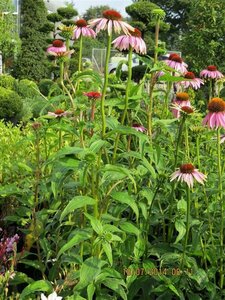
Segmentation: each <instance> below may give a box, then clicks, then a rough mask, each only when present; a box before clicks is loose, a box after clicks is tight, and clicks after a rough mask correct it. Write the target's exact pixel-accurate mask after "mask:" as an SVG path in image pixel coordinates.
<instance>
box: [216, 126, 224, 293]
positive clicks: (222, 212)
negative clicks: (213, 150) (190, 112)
mask: <svg viewBox="0 0 225 300" xmlns="http://www.w3.org/2000/svg"><path fill="white" fill-rule="evenodd" d="M217 168H218V192H219V200H220V207H221V221H220V288H221V289H222V288H223V280H224V279H223V276H224V274H223V239H224V237H223V224H224V208H223V186H222V169H221V147H220V127H218V129H217Z"/></svg>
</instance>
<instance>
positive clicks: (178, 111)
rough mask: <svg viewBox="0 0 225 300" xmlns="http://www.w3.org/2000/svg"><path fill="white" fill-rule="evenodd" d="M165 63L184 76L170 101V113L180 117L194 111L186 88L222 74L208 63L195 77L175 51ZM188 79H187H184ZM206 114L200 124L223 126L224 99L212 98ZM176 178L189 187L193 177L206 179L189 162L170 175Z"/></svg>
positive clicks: (219, 76)
mask: <svg viewBox="0 0 225 300" xmlns="http://www.w3.org/2000/svg"><path fill="white" fill-rule="evenodd" d="M165 63H166V64H167V65H168V66H169V67H171V68H173V69H174V70H175V71H174V75H176V72H177V73H178V75H179V76H183V77H184V81H180V82H178V83H177V84H176V88H177V89H178V90H179V92H177V93H176V95H175V97H174V99H173V102H172V114H173V116H174V117H175V118H180V117H181V115H188V114H191V113H193V112H194V111H195V109H194V108H193V107H192V106H191V102H190V97H189V94H188V92H187V91H188V89H189V88H192V89H195V90H197V89H199V88H200V87H201V85H202V84H204V80H208V79H210V80H215V81H216V80H218V79H220V78H222V77H224V76H223V74H222V73H221V72H220V71H218V70H217V67H216V66H213V65H210V66H208V67H207V68H206V69H204V70H202V71H201V72H200V77H201V78H196V77H195V74H194V73H193V72H190V71H188V69H187V67H188V65H187V64H186V63H185V62H184V61H183V59H182V58H181V57H180V56H179V55H178V54H176V53H172V54H170V56H169V58H168V59H167V60H166V61H165ZM186 79H188V80H186ZM208 111H209V112H208V114H207V115H206V117H205V118H204V119H203V122H202V124H203V125H207V126H208V128H210V129H218V128H221V127H222V128H225V101H224V100H223V99H221V98H212V99H210V101H209V103H208ZM174 179H177V180H178V181H181V182H186V183H187V185H188V186H189V187H190V188H191V187H193V183H194V181H193V179H195V180H197V181H198V182H199V183H201V184H203V183H204V181H205V180H206V175H204V174H202V173H201V172H199V171H198V170H197V169H195V167H194V166H193V165H192V164H190V163H187V164H183V165H181V166H180V168H179V169H178V170H176V171H175V172H174V173H173V174H172V175H171V181H173V180H174Z"/></svg>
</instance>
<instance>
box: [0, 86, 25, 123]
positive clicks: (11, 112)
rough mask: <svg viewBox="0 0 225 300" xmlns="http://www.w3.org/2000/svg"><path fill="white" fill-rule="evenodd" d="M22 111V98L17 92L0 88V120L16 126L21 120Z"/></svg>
mask: <svg viewBox="0 0 225 300" xmlns="http://www.w3.org/2000/svg"><path fill="white" fill-rule="evenodd" d="M22 110H23V102H22V99H21V97H20V96H19V95H18V94H17V93H16V92H15V91H12V90H10V89H6V88H4V87H0V119H4V120H5V121H6V122H8V121H10V122H12V123H14V124H15V123H17V122H18V121H20V120H21V117H20V116H21V114H22Z"/></svg>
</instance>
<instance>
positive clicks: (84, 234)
mask: <svg viewBox="0 0 225 300" xmlns="http://www.w3.org/2000/svg"><path fill="white" fill-rule="evenodd" d="M89 238H91V233H90V232H88V231H86V230H77V232H76V233H75V236H74V237H72V238H69V241H68V242H67V243H66V244H64V245H63V246H62V248H61V249H60V250H59V252H58V255H57V258H59V256H60V255H62V254H63V253H64V252H65V251H67V250H69V249H71V248H72V247H74V246H75V245H77V244H79V243H80V242H83V241H85V240H88V239H89Z"/></svg>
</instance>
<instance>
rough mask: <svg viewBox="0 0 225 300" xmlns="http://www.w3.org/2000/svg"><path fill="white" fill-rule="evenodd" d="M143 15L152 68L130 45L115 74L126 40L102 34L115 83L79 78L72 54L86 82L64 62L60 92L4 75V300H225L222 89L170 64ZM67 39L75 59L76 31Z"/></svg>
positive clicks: (57, 59)
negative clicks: (114, 48)
mask: <svg viewBox="0 0 225 300" xmlns="http://www.w3.org/2000/svg"><path fill="white" fill-rule="evenodd" d="M193 1H194V0H193ZM193 1H192V4H193V3H194V2H193ZM215 1H219V0H215ZM146 3H147V2H146V1H142V4H146ZM172 3H174V4H175V2H174V1H172V0H171V4H172ZM204 3H205V2H204V0H200V1H199V2H198V3H197V2H195V4H196V6H193V9H194V8H195V9H196V8H199V11H200V10H201V9H202V10H203V11H204V7H201V5H202V4H204ZM139 4H140V1H139V2H138V3H135V4H134V5H135V6H133V8H134V7H137V6H138V5H139ZM139 6H140V5H139ZM140 7H141V6H140ZM139 9H141V8H139ZM207 9H210V7H206V8H205V11H204V14H203V15H204V16H205V15H207V11H206V10H207ZM134 12H135V9H134V10H133V12H132V13H134ZM108 13H109V14H111V15H112V17H115V15H117V14H116V13H115V12H112V11H111V12H108ZM143 13H144V11H143ZM146 13H148V14H149V15H148V16H149V19H147V16H146V18H145V19H146V20H147V21H146V23H144V21H145V19H142V16H141V15H139V17H136V16H137V11H136V12H135V13H134V14H133V17H134V20H135V22H137V23H138V22H139V24H142V25H143V28H145V27H146V28H147V27H148V26H149V28H151V26H152V24H155V25H154V26H155V27H154V32H155V34H154V38H153V35H152V38H153V40H154V45H153V48H152V49H154V51H152V54H153V55H152V57H151V56H149V55H139V54H140V53H141V54H143V52H145V51H144V48H145V47H144V46H145V45H143V41H142V40H140V36H136V37H135V45H134V44H133V42H134V37H133V36H126V37H125V39H126V41H128V43H126V44H125V45H124V47H125V48H126V51H128V55H126V56H123V54H122V53H119V55H118V56H117V57H116V56H115V57H114V59H115V60H114V61H115V62H116V64H117V67H116V70H115V72H114V73H111V74H109V72H108V71H107V66H108V64H109V61H110V52H111V43H110V42H111V39H112V38H113V37H114V35H116V34H117V32H114V33H113V34H112V35H110V33H109V32H105V31H104V30H103V32H101V35H102V36H103V34H105V36H108V43H107V48H106V60H105V67H106V68H105V72H104V74H102V73H100V72H96V71H94V70H93V69H92V68H91V67H92V66H91V64H90V65H88V66H87V68H86V69H85V68H83V70H82V68H80V66H81V64H82V59H83V57H82V51H80V52H79V51H77V48H78V46H77V44H78V43H75V44H74V45H73V47H74V48H75V49H76V51H77V52H75V55H74V56H75V59H77V60H78V65H79V69H78V71H76V72H70V70H69V62H70V64H71V63H72V64H73V62H74V61H73V60H74V57H72V56H71V55H70V54H71V52H70V51H61V52H60V53H58V52H57V53H55V56H54V67H55V68H57V70H60V72H59V77H55V78H54V80H50V79H47V78H46V79H41V80H40V81H39V82H38V83H37V82H35V81H33V80H30V79H28V78H24V79H20V80H19V79H14V78H13V77H11V76H8V75H4V76H0V113H4V116H1V115H0V118H3V120H1V121H0V141H1V142H0V153H1V159H0V183H1V185H0V299H4V300H5V299H7V300H40V299H55V300H56V299H59V298H60V299H61V297H62V298H63V300H108V299H109V300H150V299H152V300H153V299H154V300H156V299H157V300H160V299H161V300H201V299H210V300H221V299H224V298H225V278H224V273H225V226H224V222H225V221H224V220H225V210H224V204H225V197H224V183H225V176H224V168H225V159H224V157H225V148H224V141H225V135H224V133H225V100H224V99H222V98H221V97H222V95H223V92H224V83H225V81H224V78H223V75H222V74H221V73H220V72H218V71H216V68H215V66H210V68H208V70H205V71H204V72H203V73H202V74H201V76H202V79H199V78H195V77H194V74H192V73H190V72H188V76H189V77H190V79H187V78H186V77H185V76H186V75H187V69H186V64H185V63H186V60H182V59H181V57H180V56H179V55H178V54H174V53H173V55H171V56H170V57H169V59H167V60H165V61H163V60H162V57H159V54H160V51H161V49H160V45H159V39H160V37H161V36H160V25H162V20H163V19H164V16H165V14H164V11H163V10H162V9H158V8H157V9H152V11H151V13H150V12H149V10H148V12H146ZM192 14H193V16H192V21H193V24H196V23H197V21H196V20H197V13H196V15H195V11H193V12H192ZM212 15H213V11H211V13H210V14H209V15H208V18H209V21H210V22H211V23H213V22H215V23H214V25H215V26H219V24H218V23H217V22H216V20H217V18H218V20H220V22H221V23H222V22H223V20H222V19H221V18H220V17H221V15H220V16H219V12H218V15H217V16H214V17H213V18H212V19H210V17H211V16H212ZM194 16H195V17H196V19H195V18H194ZM68 17H69V16H68ZM115 18H116V17H115ZM138 18H139V20H138ZM206 19H207V17H206ZM203 20H204V18H203ZM194 21H195V22H194ZM206 21H208V19H207V20H204V22H206ZM118 22H120V20H118ZM140 22H141V23H140ZM199 23H200V24H201V22H200V20H199ZM108 24H110V23H108ZM118 24H119V23H117V25H118ZM190 24H192V23H190ZM120 25H121V26H125V24H124V23H122V24H121V23H120ZM201 25H202V24H201ZM211 25H212V24H211ZM194 27H195V25H193V27H192V29H193V28H194ZM207 28H208V27H207ZM210 28H211V27H210ZM59 29H60V30H61V31H63V30H65V32H64V34H65V33H66V32H67V33H68V35H66V34H65V35H63V32H61V33H60V36H64V38H65V39H66V45H67V48H70V46H71V45H70V39H71V35H72V33H73V32H72V30H70V29H71V28H66V27H65V26H62V27H59ZM104 29H106V28H104ZM115 29H116V28H113V30H114V31H116V30H115ZM212 29H213V25H212V28H211V29H210V32H212ZM152 32H153V30H152ZM203 32H204V31H203ZM220 33H221V34H223V30H222V31H220ZM190 34H192V32H191V33H190ZM198 34H199V36H201V34H202V32H200V33H196V35H195V36H196V38H197V36H198ZM101 35H100V39H101ZM98 36H99V35H98ZM184 36H185V35H184ZM213 36H214V37H215V38H218V36H217V34H216V32H214V35H213ZM123 38H124V37H123ZM211 38H213V37H211ZM222 38H223V37H222V36H221V40H222ZM90 40H91V39H90ZM146 40H147V39H146ZM204 41H205V40H204ZM207 41H208V40H207ZM82 42H83V44H82ZM85 43H86V40H85V39H80V40H79V46H80V49H82V46H83V47H85ZM184 43H185V40H184ZM190 43H191V41H190ZM199 43H200V44H201V43H202V44H201V45H202V48H204V50H205V48H206V47H204V46H207V45H204V43H203V40H201V39H199ZM88 45H90V47H89V46H88V47H89V48H90V49H91V43H90V44H88ZM186 45H187V44H186ZM211 46H212V45H211ZM214 46H215V47H214V48H213V49H214V50H213V51H212V52H210V53H211V55H212V60H210V63H212V64H214V63H215V62H217V61H216V60H213V58H215V57H213V55H215V53H216V50H217V48H216V45H214ZM193 47H195V42H193ZM90 49H89V50H90ZM190 49H191V47H190ZM202 50H203V49H199V51H200V52H201V51H202ZM121 52H124V49H121ZM77 53H79V54H80V55H76V54H77ZM138 53H139V54H138ZM56 54H57V55H56ZM83 54H84V52H83ZM85 54H86V52H85ZM207 57H208V59H209V56H207ZM121 58H122V59H121ZM134 58H135V59H134ZM187 58H188V59H189V62H188V63H189V64H190V65H191V66H192V68H193V66H194V65H195V66H196V67H197V66H201V65H200V64H199V65H197V63H196V61H195V60H194V59H193V60H191V58H192V56H191V55H190V56H188V55H187ZM117 59H118V60H117ZM199 59H200V58H199ZM204 59H205V58H204ZM204 59H202V60H201V62H204ZM112 61H113V60H112ZM138 61H139V62H141V63H142V65H138V66H136V67H133V68H132V64H134V63H136V62H138ZM192 62H193V64H192ZM74 65H75V63H74ZM198 71H200V70H198ZM206 75H207V77H209V78H206V77H205V76H206ZM171 102H172V103H171ZM207 109H208V111H207ZM12 110H13V111H12ZM18 120H22V121H23V122H21V123H20V124H18V123H17V124H16V121H18ZM6 121H13V122H14V124H11V123H10V122H6ZM15 125H16V126H15ZM215 254H216V255H215ZM53 293H54V294H53ZM43 294H45V296H44V295H43ZM50 294H51V296H50ZM56 294H57V295H58V297H57V295H56Z"/></svg>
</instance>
